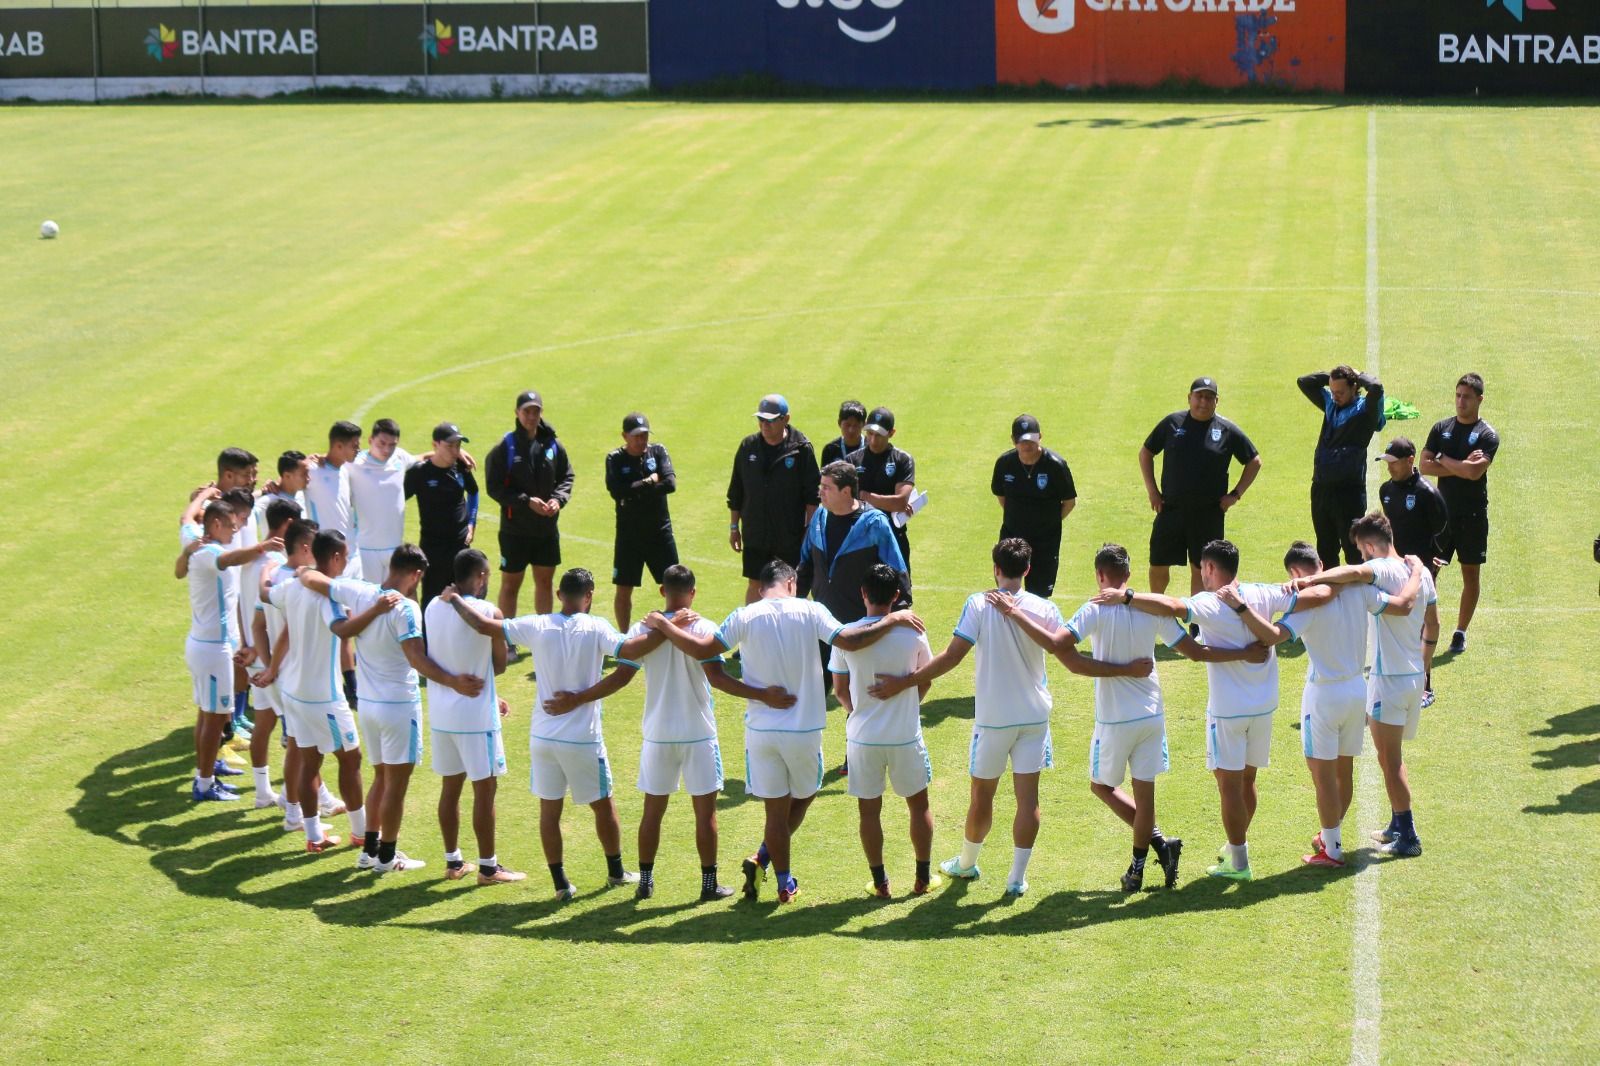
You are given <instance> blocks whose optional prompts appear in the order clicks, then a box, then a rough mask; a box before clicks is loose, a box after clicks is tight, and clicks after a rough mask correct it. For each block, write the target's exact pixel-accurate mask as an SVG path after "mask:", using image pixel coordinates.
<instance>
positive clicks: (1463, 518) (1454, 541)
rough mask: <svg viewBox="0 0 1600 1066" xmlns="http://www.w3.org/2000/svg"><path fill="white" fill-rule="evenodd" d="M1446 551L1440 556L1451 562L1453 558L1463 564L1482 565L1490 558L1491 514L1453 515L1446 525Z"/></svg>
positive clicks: (1484, 512) (1444, 538)
mask: <svg viewBox="0 0 1600 1066" xmlns="http://www.w3.org/2000/svg"><path fill="white" fill-rule="evenodd" d="M1439 539H1440V540H1442V541H1443V542H1444V551H1443V552H1442V553H1441V554H1440V556H1439V558H1441V559H1443V560H1444V561H1445V562H1447V563H1448V562H1449V561H1450V560H1451V559H1452V558H1454V559H1455V561H1456V562H1458V563H1460V564H1461V565H1462V566H1482V565H1483V564H1484V563H1485V562H1487V561H1488V559H1489V514H1488V512H1487V511H1480V512H1478V513H1477V514H1463V515H1455V514H1453V515H1451V516H1450V521H1449V524H1448V525H1446V526H1445V530H1444V536H1443V537H1441V538H1439Z"/></svg>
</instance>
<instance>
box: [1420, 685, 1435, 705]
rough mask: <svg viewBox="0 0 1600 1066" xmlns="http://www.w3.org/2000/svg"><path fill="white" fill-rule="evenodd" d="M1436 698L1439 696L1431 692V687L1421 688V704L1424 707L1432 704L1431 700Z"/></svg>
mask: <svg viewBox="0 0 1600 1066" xmlns="http://www.w3.org/2000/svg"><path fill="white" fill-rule="evenodd" d="M1438 698H1439V697H1437V696H1435V695H1434V694H1433V689H1431V688H1425V689H1423V690H1422V705H1423V706H1424V707H1432V706H1433V701H1434V700H1436V699H1438Z"/></svg>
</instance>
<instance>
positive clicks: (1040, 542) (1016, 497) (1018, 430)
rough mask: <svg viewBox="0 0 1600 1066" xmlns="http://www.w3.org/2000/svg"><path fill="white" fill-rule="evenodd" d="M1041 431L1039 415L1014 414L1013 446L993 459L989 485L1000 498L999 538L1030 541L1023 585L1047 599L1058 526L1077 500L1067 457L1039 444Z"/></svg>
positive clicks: (1056, 561) (1056, 557) (1056, 563)
mask: <svg viewBox="0 0 1600 1066" xmlns="http://www.w3.org/2000/svg"><path fill="white" fill-rule="evenodd" d="M1039 436H1040V432H1039V420H1038V419H1037V418H1034V417H1033V416H1032V415H1018V416H1017V417H1016V418H1015V419H1013V420H1012V422H1011V443H1012V445H1013V447H1012V448H1011V450H1010V451H1008V452H1006V453H1005V454H1003V455H1001V456H1000V458H998V459H996V460H995V463H994V475H993V476H992V477H991V478H990V479H989V491H991V492H993V493H994V494H995V496H996V497H997V498H998V499H999V501H1000V509H1001V512H1002V517H1001V519H1000V539H1001V540H1006V539H1007V538H1010V537H1017V538H1020V539H1022V540H1025V541H1027V542H1028V549H1029V551H1030V553H1031V560H1032V561H1031V563H1030V565H1029V569H1028V578H1027V584H1026V586H1025V587H1026V589H1027V591H1028V592H1031V593H1032V594H1033V595H1035V596H1040V597H1043V598H1045V599H1049V598H1050V594H1051V593H1053V592H1054V591H1055V588H1056V570H1057V569H1058V568H1059V567H1060V565H1061V531H1062V527H1063V526H1064V525H1065V524H1066V521H1067V515H1069V514H1071V513H1072V509H1073V508H1074V507H1076V506H1078V489H1077V486H1075V485H1074V484H1073V483H1072V470H1071V469H1070V468H1069V467H1068V466H1067V461H1066V460H1065V459H1063V458H1061V456H1059V455H1057V454H1056V453H1055V452H1053V451H1051V450H1050V449H1048V448H1046V447H1044V446H1043V445H1041V444H1040V443H1039Z"/></svg>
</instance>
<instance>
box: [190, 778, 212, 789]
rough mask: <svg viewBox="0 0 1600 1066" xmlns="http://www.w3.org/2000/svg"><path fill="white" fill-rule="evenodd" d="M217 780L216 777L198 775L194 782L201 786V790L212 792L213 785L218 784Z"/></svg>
mask: <svg viewBox="0 0 1600 1066" xmlns="http://www.w3.org/2000/svg"><path fill="white" fill-rule="evenodd" d="M216 782H217V779H216V778H214V777H197V778H195V779H194V783H195V784H196V785H198V786H200V791H201V792H210V791H211V786H212V785H214V784H216Z"/></svg>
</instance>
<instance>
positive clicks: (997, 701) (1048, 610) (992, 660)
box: [955, 592, 1061, 729]
mask: <svg viewBox="0 0 1600 1066" xmlns="http://www.w3.org/2000/svg"><path fill="white" fill-rule="evenodd" d="M985 595H986V594H985V593H982V592H974V593H973V594H972V595H971V596H968V597H967V602H966V605H965V606H964V607H962V608H961V618H960V619H959V620H958V621H957V622H956V629H955V634H956V636H958V637H960V638H961V639H962V640H965V641H967V642H968V643H970V644H971V645H972V646H973V648H974V649H975V650H976V652H977V656H978V663H977V668H976V671H975V672H976V675H977V677H976V680H975V684H974V689H973V710H974V714H973V721H974V723H975V724H977V725H979V726H983V727H986V728H991V729H995V728H1000V729H1005V728H1012V727H1015V726H1022V725H1045V724H1047V723H1048V722H1049V721H1050V706H1051V700H1050V682H1049V681H1048V679H1047V678H1046V677H1045V672H1044V649H1043V648H1041V647H1039V645H1037V644H1035V643H1034V642H1033V641H1031V640H1029V639H1028V637H1027V634H1025V633H1023V632H1022V630H1020V629H1018V628H1017V627H1016V625H1015V624H1014V623H1013V622H1012V621H1011V620H1010V619H1009V618H1007V617H1006V616H1005V615H1004V614H1002V613H1000V611H999V610H998V609H996V608H995V607H993V606H992V605H990V603H989V601H988V600H986V599H984V596H985ZM1015 595H1016V599H1017V609H1018V610H1019V611H1026V612H1027V613H1028V614H1030V615H1032V616H1033V617H1034V618H1036V619H1038V620H1039V623H1040V624H1041V625H1043V626H1044V628H1045V631H1046V632H1049V633H1054V632H1055V631H1056V630H1057V629H1060V628H1061V611H1060V609H1058V608H1057V607H1056V605H1055V604H1053V603H1051V602H1050V601H1049V600H1047V599H1044V598H1043V597H1042V596H1035V595H1034V594H1033V593H1031V592H1018V593H1016V594H1015Z"/></svg>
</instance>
